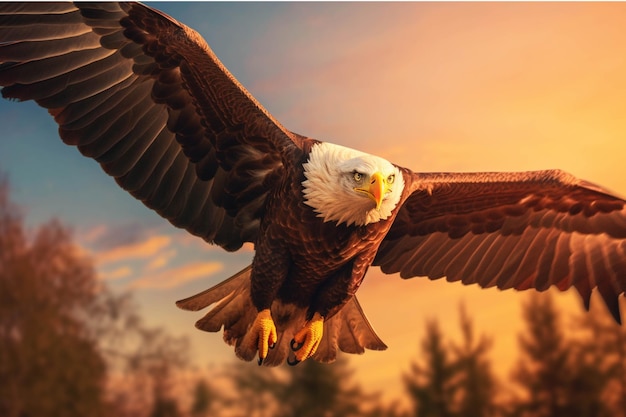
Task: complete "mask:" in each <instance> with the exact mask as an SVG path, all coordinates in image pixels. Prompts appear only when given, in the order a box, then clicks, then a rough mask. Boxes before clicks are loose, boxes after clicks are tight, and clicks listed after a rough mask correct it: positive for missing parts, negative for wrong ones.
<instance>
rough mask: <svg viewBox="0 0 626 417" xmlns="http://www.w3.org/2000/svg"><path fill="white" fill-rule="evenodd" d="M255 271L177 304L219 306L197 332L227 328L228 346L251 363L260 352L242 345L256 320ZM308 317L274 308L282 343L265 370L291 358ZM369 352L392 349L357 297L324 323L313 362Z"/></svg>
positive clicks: (248, 270)
mask: <svg viewBox="0 0 626 417" xmlns="http://www.w3.org/2000/svg"><path fill="white" fill-rule="evenodd" d="M251 271H252V268H251V267H250V266H248V267H246V268H245V269H243V270H242V271H240V272H238V273H237V274H235V275H233V276H232V277H230V278H228V279H227V280H225V281H223V282H221V283H219V284H217V285H215V286H214V287H212V288H209V289H208V290H205V291H202V292H201V293H198V294H196V295H193V296H191V297H189V298H186V299H184V300H180V301H178V302H176V305H177V306H178V307H180V308H182V309H184V310H192V311H198V310H201V309H203V308H206V307H208V306H210V305H212V304H215V306H214V307H213V308H212V309H211V310H210V311H209V312H208V313H207V314H206V315H205V316H204V317H202V318H201V319H200V320H198V321H197V322H196V327H197V328H198V329H200V330H204V331H208V332H219V331H220V329H222V328H223V329H224V341H225V342H226V343H228V344H229V345H234V346H235V353H236V354H237V356H238V357H239V358H241V359H243V360H246V361H251V360H253V359H255V357H256V354H257V352H256V350H251V349H249V348H247V347H245V346H244V345H243V344H242V343H241V342H242V341H243V338H244V336H245V335H246V333H247V332H248V330H249V329H250V326H251V325H252V322H253V321H254V319H255V317H256V315H257V311H256V308H255V307H254V305H253V304H252V299H251V298H250V274H251ZM305 316H306V310H305V309H303V308H298V307H296V306H294V305H289V304H283V303H280V302H274V304H273V305H272V317H273V319H274V322H275V325H276V329H277V333H278V340H277V342H276V344H275V346H274V348H273V349H270V351H269V353H268V356H267V358H265V360H264V361H263V364H264V365H266V366H276V365H280V364H281V363H284V362H285V360H286V359H287V357H288V356H289V355H290V354H292V352H291V348H290V343H291V339H292V338H293V336H294V334H295V333H296V332H297V331H298V330H300V329H301V328H302V326H304V324H305ZM366 348H367V349H373V350H384V349H386V348H387V346H386V345H385V344H384V343H383V342H382V340H380V338H379V337H378V335H376V332H375V331H374V329H373V328H372V326H371V325H370V324H369V322H368V320H367V318H366V317H365V314H364V313H363V310H362V309H361V306H360V305H359V302H358V301H357V299H356V297H352V299H350V301H348V303H347V304H346V305H345V306H344V307H343V308H341V310H339V311H338V312H337V313H336V314H335V315H334V316H332V317H331V318H330V319H328V320H327V321H326V322H325V323H324V336H323V338H322V340H321V342H320V345H319V347H318V349H317V352H316V353H315V354H314V355H313V359H315V360H317V361H320V362H333V361H334V360H335V359H336V357H337V352H338V350H341V351H343V352H347V353H359V354H360V353H363V352H364V351H365V349H366Z"/></svg>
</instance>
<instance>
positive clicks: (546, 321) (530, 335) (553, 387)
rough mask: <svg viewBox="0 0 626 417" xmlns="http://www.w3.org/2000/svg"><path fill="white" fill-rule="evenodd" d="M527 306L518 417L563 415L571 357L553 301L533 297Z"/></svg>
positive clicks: (516, 374) (516, 377)
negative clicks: (522, 394)
mask: <svg viewBox="0 0 626 417" xmlns="http://www.w3.org/2000/svg"><path fill="white" fill-rule="evenodd" d="M529 300H530V301H529V302H528V303H527V304H526V305H525V306H524V312H523V314H524V319H525V320H526V325H527V330H526V331H525V332H524V333H523V334H522V335H521V336H520V337H519V345H520V351H521V360H520V361H519V363H518V365H517V367H516V369H515V370H514V373H513V380H514V381H515V382H517V383H518V384H519V385H520V386H521V388H522V389H523V390H524V391H525V398H523V399H518V400H517V402H516V404H515V410H516V414H518V415H522V416H526V415H528V416H533V417H535V416H536V417H542V416H546V417H554V416H560V415H564V413H565V412H566V408H567V407H566V404H567V401H568V399H567V395H568V391H567V385H568V382H569V381H568V379H569V378H570V371H569V370H568V365H569V356H568V350H567V345H566V341H565V336H564V333H563V330H562V326H561V323H560V320H559V317H558V315H557V312H556V310H555V308H554V306H553V302H552V298H550V297H548V296H547V295H546V296H541V295H539V294H537V295H534V296H533V297H531V298H530V299H529Z"/></svg>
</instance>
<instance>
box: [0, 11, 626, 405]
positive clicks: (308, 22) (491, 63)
mask: <svg viewBox="0 0 626 417" xmlns="http://www.w3.org/2000/svg"><path fill="white" fill-rule="evenodd" d="M154 6H155V7H157V8H159V9H161V10H164V11H165V12H167V13H169V14H171V15H173V16H174V17H175V18H176V19H178V20H180V21H181V22H183V23H185V24H187V25H189V26H191V27H193V28H195V29H197V30H199V31H200V32H201V33H202V34H203V36H205V38H206V40H207V42H208V43H209V45H211V47H212V48H213V50H214V51H215V53H216V54H217V55H218V57H220V59H221V60H222V61H223V62H224V64H225V65H226V66H227V67H228V68H229V70H230V71H231V72H232V73H233V74H234V75H235V76H236V77H237V78H238V79H239V81H240V82H241V83H242V84H243V85H244V86H246V88H248V90H249V91H250V92H251V93H252V94H253V95H254V96H255V97H256V98H257V100H258V101H259V102H260V103H261V104H263V105H264V106H265V107H266V108H267V109H268V111H269V112H270V113H272V114H273V115H274V117H276V119H278V120H279V121H280V122H281V123H282V124H283V125H284V126H285V127H286V128H287V129H290V130H293V131H295V132H298V133H300V134H303V135H307V136H310V137H314V138H317V139H320V140H325V141H330V142H334V143H337V144H340V145H344V146H348V147H352V148H356V149H360V150H362V151H365V152H369V153H372V154H377V155H380V156H382V157H385V158H387V159H389V160H390V161H392V162H394V163H396V164H398V165H401V166H406V167H408V168H411V169H412V170H414V171H423V172H427V171H441V172H444V171H526V170H537V169H550V168H560V169H563V170H565V171H568V172H570V173H571V174H574V175H575V176H577V177H580V178H584V179H586V180H589V181H591V182H594V183H598V184H601V185H603V186H604V187H606V188H608V189H611V190H613V191H615V193H616V194H618V195H622V196H625V195H626V166H625V165H624V156H625V155H626V116H625V114H626V53H624V46H625V45H626V29H625V28H626V3H490V2H488V3H373V4H370V3H339V4H335V3H286V4H280V5H277V4H255V5H250V4H248V5H242V4H232V3H231V4H220V5H218V4H202V3H193V4H189V3H187V4H175V5H173V4H165V3H162V4H160V3H157V4H155V5H154ZM231 8H232V9H233V10H236V13H235V12H232V13H231V14H228V13H226V12H228V10H230V9H231ZM270 9H271V13H270V12H266V13H261V12H263V11H264V10H270ZM215 10H219V11H221V12H223V13H224V14H222V15H220V14H217V15H216V14H212V12H213V11H215ZM247 10H249V11H247ZM215 16H217V17H215ZM220 16H227V18H228V19H231V20H227V21H225V22H222V21H220V20H219V19H218V18H219V17H220ZM220 25H222V26H220ZM215 27H219V28H220V29H219V31H217V30H213V28H215ZM20 106H21V107H20ZM24 109H25V106H23V105H17V104H16V103H7V102H2V103H0V125H4V126H6V125H9V124H10V125H11V126H16V128H15V130H14V131H11V132H4V133H3V135H5V136H6V137H4V138H3V140H2V141H0V169H5V170H8V173H9V177H10V180H11V182H12V184H13V186H14V189H15V190H16V194H15V196H16V199H17V200H18V202H19V203H20V204H23V205H24V206H26V207H27V213H26V214H27V215H28V214H29V213H30V214H32V215H33V216H34V217H35V218H40V217H50V216H56V217H60V218H61V220H62V221H63V222H65V223H68V224H70V225H72V226H74V227H75V230H76V234H77V239H78V240H79V242H81V244H82V245H83V246H85V247H86V248H87V250H89V251H90V252H91V253H93V255H94V257H95V259H96V260H97V261H98V267H99V268H100V272H101V273H102V276H103V277H104V278H108V282H110V283H111V285H113V286H116V288H134V289H135V291H136V293H137V294H138V297H139V300H140V302H141V304H142V312H143V313H144V314H145V315H147V316H149V322H150V324H153V325H163V326H166V327H167V328H168V330H171V331H172V332H174V333H175V334H185V335H188V336H189V337H190V338H192V341H193V354H194V355H195V357H196V358H197V362H198V363H199V364H205V363H210V364H219V365H221V364H227V363H229V361H233V360H235V359H234V353H233V352H232V348H230V347H227V346H225V345H224V343H223V342H222V337H221V335H215V334H206V333H200V332H199V331H197V330H196V329H195V328H194V327H193V323H194V322H195V320H197V319H199V318H200V316H199V315H198V314H192V313H189V312H182V311H179V310H177V309H176V307H175V306H174V301H176V300H177V299H181V298H184V297H186V296H189V295H191V294H193V293H196V292H198V291H200V290H203V289H205V288H207V287H208V286H210V285H213V284H215V283H217V282H218V281H220V280H221V279H224V278H227V277H228V276H229V275H230V274H232V273H235V272H236V271H238V270H239V269H241V268H243V267H244V266H245V265H246V264H247V263H248V262H249V259H250V257H251V255H252V252H251V251H250V250H245V251H243V252H242V253H241V254H230V253H226V252H224V251H221V250H219V249H218V248H209V247H208V246H206V245H204V244H203V242H201V241H199V240H193V242H191V241H190V238H189V237H188V236H187V235H186V233H185V232H177V231H173V229H172V228H169V229H166V228H168V227H169V225H168V224H167V222H166V221H165V220H162V221H161V219H158V218H157V217H156V216H155V215H152V214H150V213H149V212H148V210H147V209H145V208H144V207H142V206H141V205H140V204H139V203H137V202H135V201H134V200H133V199H132V198H131V197H129V196H127V195H125V194H124V193H123V192H121V191H117V190H115V188H116V186H115V185H114V184H113V181H107V180H109V179H108V178H105V177H106V176H105V174H103V173H102V172H101V171H100V169H99V168H98V167H97V166H96V165H95V164H93V163H86V162H83V161H82V159H83V158H82V157H79V156H78V155H77V152H75V151H74V150H71V149H69V148H67V149H66V148H64V146H65V145H61V144H58V146H57V145H55V146H57V147H56V148H44V146H48V145H29V143H34V142H29V141H28V140H26V137H25V136H26V135H32V136H33V137H40V136H41V134H39V130H38V129H41V131H45V132H46V134H47V135H48V136H49V137H46V138H45V140H43V142H45V143H52V141H56V142H58V143H60V140H58V138H54V136H55V135H56V129H55V128H54V126H53V125H52V123H51V122H50V121H49V119H50V118H49V117H48V116H47V114H46V113H45V111H43V110H41V109H38V110H41V111H40V112H38V113H37V112H35V111H33V108H29V109H30V110H24ZM31 112H32V114H31ZM38 118H40V119H41V120H43V119H46V122H45V123H48V124H46V125H45V126H43V123H44V122H43V121H41V122H40V121H39V119H38ZM20 120H21V121H20ZM40 123H41V124H42V127H40ZM29 140H30V139H29ZM33 140H35V139H34V138H33ZM56 142H55V143H56ZM50 146H52V145H50ZM33 148H35V149H36V151H34V150H33ZM20 155H22V156H24V158H22V160H21V161H24V162H19V163H18V162H17V161H18V160H20ZM33 158H40V159H37V160H36V161H35V160H33ZM70 158H74V159H71V161H70ZM29 161H30V162H29ZM68 161H69V162H68ZM89 162H91V161H89ZM29 164H30V165H29ZM70 167H71V171H70V170H69V168H70ZM67 172H70V173H67ZM32 173H35V174H37V173H39V174H41V173H44V174H45V175H32ZM42 178H43V180H42ZM29 181H30V182H29ZM72 181H77V183H76V184H77V185H76V184H74V183H73V182H72ZM105 182H106V185H105ZM109 183H110V184H109ZM81 184H82V185H81ZM36 187H41V189H39V188H36ZM107 187H110V188H107ZM35 190H36V191H35ZM68 190H72V191H73V193H72V194H71V195H70V194H68ZM74 190H79V191H80V192H75V191H74ZM94 190H98V193H94ZM95 194H97V195H95ZM98 199H99V200H98ZM90 204H91V205H90ZM141 222H145V223H141ZM129 224H131V225H135V224H142V226H141V227H140V228H138V229H141V230H140V231H141V233H137V234H136V235H133V236H130V235H129V236H128V239H126V240H127V241H124V239H121V238H119V236H118V240H117V241H116V242H114V243H115V244H113V243H112V242H109V243H108V244H107V245H104V244H102V245H100V246H98V245H96V244H95V243H94V242H96V241H100V242H103V240H102V236H106V235H107V234H108V235H116V234H118V235H120V234H123V233H117V232H115V231H121V230H125V233H129V231H128V230H129V228H128V227H126V226H128V225H129ZM105 225H106V226H105ZM114 232H115V233H114ZM248 249H249V248H248ZM192 254H193V256H194V258H192V257H191V255H192ZM175 262H178V263H177V264H174V263H175ZM156 281H158V282H156ZM358 297H359V299H360V301H361V304H362V306H363V308H364V310H365V312H366V313H367V315H368V317H369V318H370V320H371V322H372V324H373V326H374V327H375V328H376V329H377V330H378V332H379V334H380V336H381V338H382V339H383V340H384V341H385V342H386V343H387V345H388V346H389V349H388V350H387V351H386V352H366V354H365V355H363V356H362V357H356V358H354V359H353V361H352V365H354V367H355V368H356V370H357V373H356V376H357V378H358V379H359V381H360V382H361V383H362V384H363V385H364V387H365V388H366V389H368V390H379V391H383V392H384V396H385V397H386V398H397V397H400V396H401V395H403V391H402V390H403V388H402V383H401V378H400V375H401V372H403V371H405V370H407V369H408V367H409V361H410V360H412V359H414V358H415V357H416V356H417V353H418V346H419V341H420V339H421V337H423V335H424V324H425V320H426V319H437V320H439V322H440V324H441V326H442V328H443V330H444V331H445V332H446V334H448V335H450V337H451V338H453V339H454V338H456V339H457V340H459V337H460V332H459V330H458V327H459V325H458V318H459V310H458V309H459V303H460V302H464V303H465V306H466V307H467V311H468V313H469V315H470V317H472V318H473V320H474V323H475V325H476V327H477V330H478V331H479V332H485V333H487V334H488V335H489V336H490V337H492V338H493V339H494V348H493V358H494V359H495V360H496V363H495V364H494V368H495V371H496V373H497V374H498V375H500V376H502V377H507V376H508V373H509V371H510V369H511V367H512V366H513V365H514V364H515V361H516V358H517V352H516V348H517V334H518V332H520V331H522V330H523V326H524V324H523V321H522V318H521V304H522V302H523V301H524V299H525V295H524V294H520V293H516V292H500V291H498V290H495V289H489V290H481V289H479V288H477V287H464V286H462V285H461V284H458V283H455V284H449V283H447V282H446V281H445V280H439V281H436V282H429V281H428V280H426V279H413V280H409V281H403V280H401V279H400V278H399V277H397V276H385V275H383V274H382V273H380V271H379V270H378V269H376V268H373V269H372V270H371V271H370V273H369V275H368V276H367V278H366V279H365V283H364V284H363V287H362V288H361V290H360V291H359V294H358ZM593 301H595V302H596V303H597V302H598V301H599V300H596V299H594V300H592V303H593ZM557 303H558V305H559V306H560V308H562V309H563V310H564V311H569V312H576V313H577V312H579V311H582V307H581V303H580V301H579V299H578V296H577V294H575V293H574V292H568V293H565V294H561V295H559V296H558V299H557ZM624 314H626V311H625V312H623V315H624ZM250 366H256V365H254V364H251V365H250Z"/></svg>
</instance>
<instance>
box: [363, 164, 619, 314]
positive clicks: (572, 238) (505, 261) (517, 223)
mask: <svg viewBox="0 0 626 417" xmlns="http://www.w3.org/2000/svg"><path fill="white" fill-rule="evenodd" d="M414 187H415V191H414V192H413V193H412V194H411V195H410V196H409V198H408V200H407V201H406V202H405V203H404V205H403V206H402V207H401V208H400V211H399V213H398V217H397V218H396V220H395V222H394V224H393V226H392V227H391V230H390V231H389V234H388V235H387V236H386V238H385V240H384V241H383V242H382V244H381V246H380V249H379V252H378V254H377V257H376V260H375V261H374V264H375V265H380V266H381V268H382V270H383V272H385V273H395V272H400V275H401V276H402V277H403V278H411V277H415V276H427V277H429V278H431V279H438V278H442V277H446V278H447V280H448V281H462V282H463V283H464V284H473V283H476V284H479V285H480V286H482V287H491V286H497V287H498V288H500V289H507V288H516V289H518V290H524V289H529V288H535V289H537V290H540V291H541V290H545V289H547V288H548V287H550V286H551V285H554V286H556V287H558V288H559V289H561V290H565V289H567V288H570V287H572V286H573V287H575V288H576V289H577V290H578V292H579V293H580V294H581V296H582V298H583V300H584V303H585V306H586V307H587V308H588V307H589V297H590V295H591V291H592V289H594V288H596V287H597V288H598V291H599V292H600V294H601V295H602V297H603V298H604V300H605V302H606V304H607V306H608V307H609V310H610V311H611V313H612V314H613V316H614V317H615V319H616V320H617V321H618V322H619V321H620V314H619V304H618V297H619V294H623V293H624V292H625V291H626V243H625V242H626V241H625V239H626V210H625V209H624V205H625V203H626V202H625V201H624V200H622V199H621V198H618V197H615V196H613V195H611V194H610V193H609V192H608V191H606V190H604V189H602V188H600V187H598V186H596V185H593V184H590V183H588V182H585V181H582V180H578V179H577V178H574V177H573V176H571V175H569V174H566V173H564V172H561V171H537V172H524V173H476V174H414Z"/></svg>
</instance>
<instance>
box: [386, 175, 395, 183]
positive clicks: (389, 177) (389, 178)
mask: <svg viewBox="0 0 626 417" xmlns="http://www.w3.org/2000/svg"><path fill="white" fill-rule="evenodd" d="M395 180H396V176H395V175H394V174H391V175H390V176H388V177H387V184H393V182H394V181H395Z"/></svg>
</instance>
